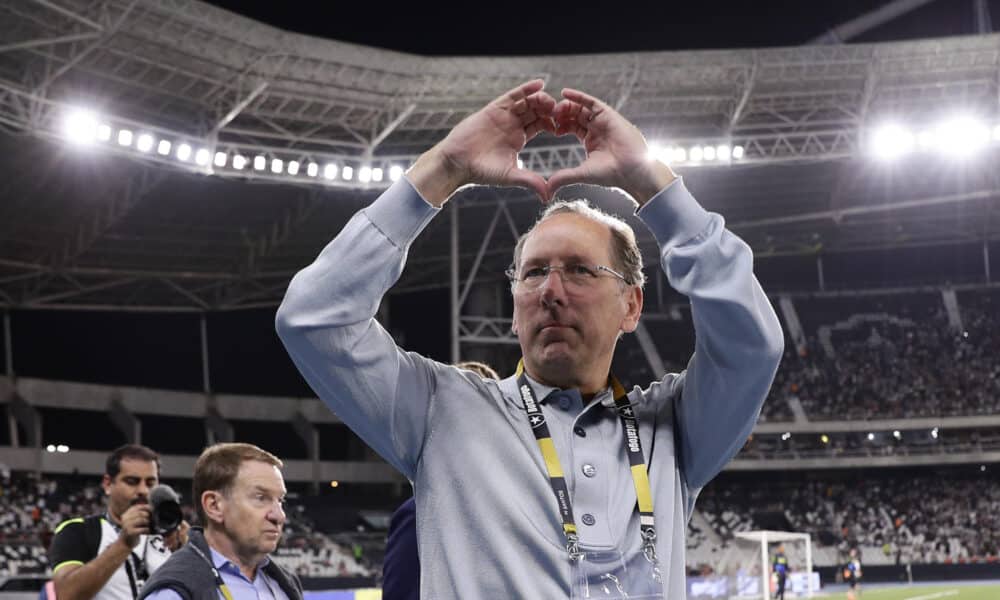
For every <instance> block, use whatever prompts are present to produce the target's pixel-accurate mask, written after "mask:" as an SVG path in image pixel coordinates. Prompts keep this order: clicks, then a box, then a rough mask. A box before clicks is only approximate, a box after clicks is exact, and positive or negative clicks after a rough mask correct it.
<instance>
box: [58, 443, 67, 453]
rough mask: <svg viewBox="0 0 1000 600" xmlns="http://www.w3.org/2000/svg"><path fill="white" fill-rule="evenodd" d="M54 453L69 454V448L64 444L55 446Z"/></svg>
mask: <svg viewBox="0 0 1000 600" xmlns="http://www.w3.org/2000/svg"><path fill="white" fill-rule="evenodd" d="M56 452H59V453H61V454H66V453H67V452H69V446H67V445H66V444H59V445H58V446H56Z"/></svg>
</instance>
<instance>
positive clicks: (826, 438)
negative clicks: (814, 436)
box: [819, 433, 830, 444]
mask: <svg viewBox="0 0 1000 600" xmlns="http://www.w3.org/2000/svg"><path fill="white" fill-rule="evenodd" d="M819 441H821V442H823V443H824V444H829V443H830V436H828V435H826V434H825V433H824V434H823V435H821V436H819Z"/></svg>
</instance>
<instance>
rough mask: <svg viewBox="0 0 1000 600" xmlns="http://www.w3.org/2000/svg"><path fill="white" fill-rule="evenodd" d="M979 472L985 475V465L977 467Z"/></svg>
mask: <svg viewBox="0 0 1000 600" xmlns="http://www.w3.org/2000/svg"><path fill="white" fill-rule="evenodd" d="M979 472H980V473H985V472H986V465H979Z"/></svg>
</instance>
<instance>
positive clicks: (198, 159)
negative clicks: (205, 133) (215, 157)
mask: <svg viewBox="0 0 1000 600" xmlns="http://www.w3.org/2000/svg"><path fill="white" fill-rule="evenodd" d="M211 158H212V153H211V152H209V150H208V148H199V149H198V151H197V152H195V153H194V162H195V163H197V164H198V165H201V166H202V167H204V166H206V165H208V161H209V160H211Z"/></svg>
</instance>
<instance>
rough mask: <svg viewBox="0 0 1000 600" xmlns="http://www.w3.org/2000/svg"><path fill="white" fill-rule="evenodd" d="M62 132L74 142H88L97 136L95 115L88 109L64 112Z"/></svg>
mask: <svg viewBox="0 0 1000 600" xmlns="http://www.w3.org/2000/svg"><path fill="white" fill-rule="evenodd" d="M63 132H64V134H65V136H66V139H68V140H69V141H70V142H72V143H74V144H89V143H91V142H93V141H94V140H95V139H96V138H97V115H95V114H94V113H93V112H91V111H89V110H82V109H77V110H73V111H71V112H69V113H67V114H66V117H65V119H64V121H63Z"/></svg>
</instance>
